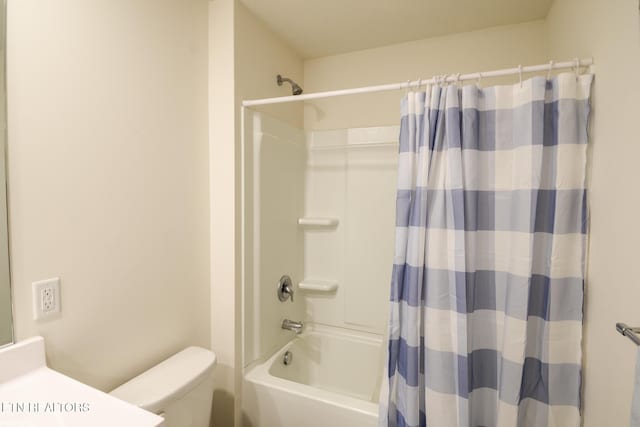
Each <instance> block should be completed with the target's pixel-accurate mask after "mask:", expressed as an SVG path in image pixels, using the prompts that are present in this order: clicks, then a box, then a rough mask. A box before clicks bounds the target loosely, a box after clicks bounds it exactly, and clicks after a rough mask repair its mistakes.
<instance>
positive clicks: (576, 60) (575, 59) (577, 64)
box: [573, 58, 580, 80]
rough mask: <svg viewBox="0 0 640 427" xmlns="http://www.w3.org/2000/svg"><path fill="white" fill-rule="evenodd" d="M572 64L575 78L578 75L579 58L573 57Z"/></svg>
mask: <svg viewBox="0 0 640 427" xmlns="http://www.w3.org/2000/svg"><path fill="white" fill-rule="evenodd" d="M573 64H574V67H575V73H576V80H578V77H580V60H579V59H578V58H573Z"/></svg>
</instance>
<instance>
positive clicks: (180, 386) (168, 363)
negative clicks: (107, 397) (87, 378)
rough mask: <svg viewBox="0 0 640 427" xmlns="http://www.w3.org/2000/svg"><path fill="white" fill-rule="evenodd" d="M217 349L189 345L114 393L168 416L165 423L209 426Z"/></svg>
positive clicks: (168, 426)
mask: <svg viewBox="0 0 640 427" xmlns="http://www.w3.org/2000/svg"><path fill="white" fill-rule="evenodd" d="M215 365H216V355H215V353H213V352H211V351H209V350H206V349H204V348H200V347H189V348H186V349H184V350H182V351H181V352H179V353H177V354H174V355H173V356H171V357H170V358H168V359H167V360H165V361H164V362H161V363H159V364H158V365H156V366H154V367H153V368H151V369H149V370H148V371H146V372H143V373H142V374H140V375H138V376H137V377H135V378H133V379H132V380H130V381H127V382H126V383H124V384H122V385H121V386H120V387H118V388H116V389H115V390H113V391H112V392H111V393H110V394H111V395H112V396H114V397H117V398H118V399H122V400H125V401H127V402H129V403H132V404H134V405H136V406H138V407H140V408H142V409H146V410H147V411H150V412H153V413H155V414H158V415H160V416H162V417H164V418H165V424H164V425H165V427H209V421H210V417H211V401H212V398H213V375H212V374H213V369H214V367H215Z"/></svg>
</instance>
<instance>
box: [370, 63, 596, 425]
mask: <svg viewBox="0 0 640 427" xmlns="http://www.w3.org/2000/svg"><path fill="white" fill-rule="evenodd" d="M592 77H593V76H592V75H581V76H576V74H574V73H566V74H561V75H559V76H558V77H556V78H554V79H552V80H546V79H545V78H544V77H535V78H533V79H530V80H526V81H524V82H522V83H517V84H515V85H513V86H496V87H491V88H486V89H480V88H478V87H476V86H472V85H471V86H465V87H463V88H459V87H457V86H454V85H452V86H446V87H442V86H437V85H436V86H432V87H429V88H428V90H427V91H426V93H425V92H415V93H409V94H408V95H407V96H406V97H405V98H404V99H403V100H402V122H401V128H400V157H399V173H398V194H397V217H396V249H395V259H394V266H393V278H392V283H391V288H392V289H391V313H390V327H389V347H388V365H387V369H388V372H387V375H386V379H387V380H388V383H387V384H385V386H384V387H383V390H382V393H381V405H380V409H381V417H380V425H381V426H402V427H404V426H431V427H449V426H451V427H467V426H471V427H480V426H486V427H516V426H517V427H548V426H553V427H573V426H576V427H578V426H579V425H580V400H581V399H580V388H581V357H582V354H581V339H582V305H583V282H584V260H585V247H586V231H587V230H586V225H587V208H586V191H585V169H586V156H587V154H586V150H587V139H588V138H587V122H588V117H589V97H590V88H591V81H592ZM387 385H388V387H386V386H387Z"/></svg>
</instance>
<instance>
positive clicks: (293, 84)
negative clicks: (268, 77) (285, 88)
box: [276, 74, 302, 95]
mask: <svg viewBox="0 0 640 427" xmlns="http://www.w3.org/2000/svg"><path fill="white" fill-rule="evenodd" d="M276 81H277V82H278V86H282V83H283V82H289V83H290V84H291V93H293V94H294V95H300V94H301V93H302V88H301V87H300V85H299V84H298V83H296V82H294V81H293V80H291V79H289V78H287V77H282V76H281V75H280V74H278V76H277V77H276Z"/></svg>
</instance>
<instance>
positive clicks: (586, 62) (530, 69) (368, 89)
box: [242, 58, 593, 107]
mask: <svg viewBox="0 0 640 427" xmlns="http://www.w3.org/2000/svg"><path fill="white" fill-rule="evenodd" d="M590 65H593V59H592V58H587V59H580V60H579V59H577V58H576V59H574V60H573V61H565V62H557V63H554V62H553V61H551V62H549V63H548V64H541V65H529V66H526V67H523V66H518V67H515V68H505V69H503V70H494V71H486V72H482V73H470V74H462V75H460V74H448V75H446V76H440V77H432V78H431V79H428V80H414V81H406V82H402V83H391V84H386V85H378V86H365V87H358V88H353V89H341V90H331V91H327V92H316V93H307V94H303V95H293V96H281V97H277V98H264V99H251V100H246V101H242V106H243V107H252V106H257V105H267V104H282V103H285V102H296V101H308V100H310V99H320V98H332V97H334V96H345V95H354V94H358V93H372V92H384V91H389V90H398V89H406V88H409V87H413V86H419V85H423V84H434V83H436V82H447V83H452V82H458V81H464V80H476V79H481V78H485V77H502V76H511V75H514V74H522V73H535V72H540V71H550V69H553V70H559V69H567V68H576V67H588V66H590Z"/></svg>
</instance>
